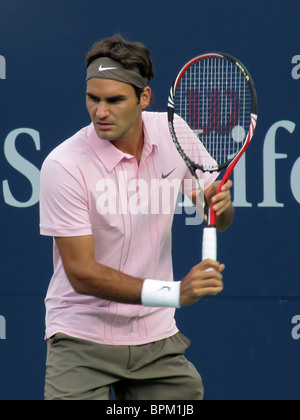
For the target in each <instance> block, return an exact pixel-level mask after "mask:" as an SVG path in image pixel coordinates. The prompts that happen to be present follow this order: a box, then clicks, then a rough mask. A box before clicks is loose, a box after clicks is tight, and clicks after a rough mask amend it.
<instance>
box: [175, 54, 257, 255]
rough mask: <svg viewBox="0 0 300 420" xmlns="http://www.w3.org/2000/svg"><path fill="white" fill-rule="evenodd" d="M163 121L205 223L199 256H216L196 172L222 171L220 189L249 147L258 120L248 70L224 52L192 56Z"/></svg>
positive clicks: (211, 221)
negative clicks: (190, 178)
mask: <svg viewBox="0 0 300 420" xmlns="http://www.w3.org/2000/svg"><path fill="white" fill-rule="evenodd" d="M168 122H169V129H170V133H171V136H172V139H173V142H174V144H175V146H176V148H177V150H178V152H179V153H180V155H181V157H182V158H183V160H184V161H185V163H186V165H187V166H188V168H189V170H190V172H191V174H192V176H193V178H194V180H195V181H196V186H197V190H198V197H201V210H202V215H203V219H204V222H205V224H206V227H205V228H204V231H203V243H202V260H205V259H208V258H210V259H212V260H217V233H216V213H215V211H214V210H213V209H212V208H210V209H209V208H208V205H207V202H206V199H205V195H204V191H203V188H202V187H201V185H200V181H199V178H198V175H197V171H198V170H199V171H202V172H221V171H223V170H224V171H225V173H224V175H223V178H222V181H221V184H220V187H219V190H218V193H219V192H220V191H221V188H222V186H223V185H224V184H225V183H226V182H227V181H228V179H229V177H230V176H231V174H232V172H233V169H234V167H235V166H236V164H237V163H238V161H239V159H240V158H241V156H242V155H243V153H245V151H246V149H247V148H248V146H249V144H250V141H251V139H252V137H253V134H254V131H255V127H256V122H257V95H256V90H255V86H254V82H253V79H252V77H251V75H250V73H249V72H248V70H247V69H246V67H245V66H244V65H243V64H242V63H241V62H240V61H239V60H237V59H236V58H234V57H232V56H230V55H228V54H223V53H208V54H204V55H201V56H199V57H196V58H194V59H192V60H191V61H189V62H188V63H187V64H186V65H185V66H184V67H183V68H182V69H181V70H180V72H179V73H178V75H177V77H176V79H175V81H174V83H173V85H172V87H171V91H170V94H169V99H168ZM211 158H212V159H213V161H212V159H211ZM200 179H201V177H200Z"/></svg>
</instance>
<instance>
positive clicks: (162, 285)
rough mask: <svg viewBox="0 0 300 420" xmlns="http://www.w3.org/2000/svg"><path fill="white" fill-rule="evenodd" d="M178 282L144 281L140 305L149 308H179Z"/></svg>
mask: <svg viewBox="0 0 300 420" xmlns="http://www.w3.org/2000/svg"><path fill="white" fill-rule="evenodd" d="M180 284H181V282H180V281H174V282H173V281H161V280H151V279H146V280H144V283H143V287H142V295H141V299H142V304H143V305H144V306H149V307H169V308H180Z"/></svg>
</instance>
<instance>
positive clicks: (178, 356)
mask: <svg viewBox="0 0 300 420" xmlns="http://www.w3.org/2000/svg"><path fill="white" fill-rule="evenodd" d="M153 74H154V72H153V65H152V61H151V57H150V53H149V51H148V49H147V48H146V47H145V46H144V45H142V44H140V43H133V42H128V41H125V40H124V39H123V38H122V37H121V36H120V35H115V36H113V37H111V38H107V39H104V40H102V41H101V42H99V43H97V44H95V45H94V47H93V48H92V50H91V51H90V52H89V54H88V56H87V91H86V105H87V109H88V112H89V114H90V117H91V120H92V123H91V125H90V126H88V127H85V128H83V129H82V130H80V131H79V132H78V133H76V134H75V135H74V136H73V137H71V138H70V139H68V140H67V141H65V142H64V143H62V144H61V145H60V146H58V147H57V148H56V149H55V150H54V151H53V152H52V153H51V154H50V155H49V156H48V158H47V159H46V161H45V162H44V165H43V168H42V173H41V197H40V214H41V233H42V234H43V235H48V236H52V237H54V239H55V240H54V275H53V278H52V280H51V283H50V286H49V290H48V293H47V297H46V312H47V316H46V324H47V325H46V338H47V340H48V356H47V372H46V385H45V398H46V399H49V400H50V399H65V400H66V399H77V400H79V399H80V400H81V399H82V400H83V399H87V400H91V399H109V397H110V392H111V389H113V390H114V393H115V397H116V398H117V399H129V400H137V399H140V400H143V399H147V400H155V399H169V400H176V399H182V400H189V399H190V400H194V399H195V400H196V399H202V398H203V386H202V381H201V377H200V375H199V373H198V372H197V371H196V369H195V367H194V366H193V365H191V364H190V363H189V362H188V361H187V360H186V359H185V357H184V356H183V354H184V352H185V350H186V349H187V347H188V346H189V340H188V339H187V338H185V337H184V336H183V335H182V334H181V333H179V332H178V329H177V327H176V323H175V320H174V313H175V308H177V307H180V306H184V305H190V304H193V303H195V302H197V301H198V300H199V299H200V298H201V297H203V296H206V295H213V294H218V293H220V292H221V291H222V289H223V283H222V271H223V270H224V265H222V264H220V263H218V262H214V261H210V260H207V261H203V262H200V263H199V264H198V265H197V266H196V267H193V268H192V269H191V271H190V272H189V273H188V274H187V276H186V277H185V278H184V279H183V280H182V281H181V282H179V281H174V279H173V271H172V258H171V227H172V221H173V210H174V208H175V203H174V200H176V197H175V196H174V195H172V194H170V196H169V200H170V202H169V203H168V204H169V211H166V208H165V207H164V208H162V207H161V205H162V201H163V200H162V197H161V192H159V193H157V188H156V187H157V186H161V185H162V184H160V183H163V181H162V178H164V182H165V183H169V184H166V185H172V186H173V187H174V185H178V187H177V191H176V193H177V194H178V192H179V189H180V188H181V187H180V186H181V185H183V184H184V181H188V180H190V175H189V171H188V169H187V167H186V165H185V164H184V162H183V160H182V158H181V157H180V156H179V154H178V152H177V151H176V149H175V147H174V145H173V143H172V140H171V137H170V134H169V130H168V124H167V118H166V114H164V113H152V112H145V110H146V109H147V108H148V107H149V104H150V102H151V98H152V97H151V89H150V87H149V86H148V84H149V81H150V80H151V79H152V77H153ZM205 159H206V160H207V162H210V160H211V158H210V156H206V157H205ZM168 162H170V163H171V166H170V164H168ZM176 180H179V182H178V183H177V184H176V182H175V183H174V182H173V181H176ZM214 180H215V175H211V174H206V175H203V177H202V182H203V183H204V186H205V194H206V197H207V199H208V202H209V203H210V205H214V206H215V208H216V210H217V216H218V228H219V229H220V230H224V229H226V228H227V227H228V226H229V225H230V223H231V220H232V216H233V208H232V204H231V197H230V188H231V186H232V183H231V181H229V182H228V183H227V184H226V186H224V188H223V191H222V192H221V193H220V194H218V195H216V192H217V187H218V183H214ZM154 181H156V183H155V182H154ZM145 186H148V187H149V188H145ZM175 195H176V194H175ZM174 197H175V198H174ZM158 207H159V208H158Z"/></svg>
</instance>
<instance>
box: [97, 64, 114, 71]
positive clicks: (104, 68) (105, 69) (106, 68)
mask: <svg viewBox="0 0 300 420" xmlns="http://www.w3.org/2000/svg"><path fill="white" fill-rule="evenodd" d="M98 70H99V71H100V72H102V71H107V70H118V67H103V66H102V64H101V66H100V67H99V69H98Z"/></svg>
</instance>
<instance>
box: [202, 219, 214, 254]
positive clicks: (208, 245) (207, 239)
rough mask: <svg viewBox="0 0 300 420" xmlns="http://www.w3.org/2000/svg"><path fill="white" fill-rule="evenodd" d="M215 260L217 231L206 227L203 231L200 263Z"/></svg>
mask: <svg viewBox="0 0 300 420" xmlns="http://www.w3.org/2000/svg"><path fill="white" fill-rule="evenodd" d="M207 259H210V260H213V261H216V260H217V229H216V228H215V227H206V228H204V230H203V242H202V261H204V260H207Z"/></svg>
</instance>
